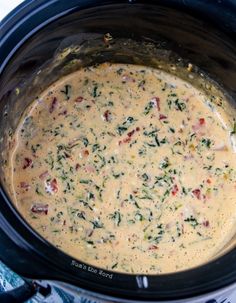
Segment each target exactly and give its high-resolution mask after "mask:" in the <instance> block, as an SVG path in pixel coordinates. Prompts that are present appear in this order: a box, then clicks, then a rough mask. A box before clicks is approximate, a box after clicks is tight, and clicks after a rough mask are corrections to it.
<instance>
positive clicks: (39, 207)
mask: <svg viewBox="0 0 236 303" xmlns="http://www.w3.org/2000/svg"><path fill="white" fill-rule="evenodd" d="M31 211H32V213H35V214H42V215H47V214H48V204H42V203H35V204H33V205H32V207H31Z"/></svg>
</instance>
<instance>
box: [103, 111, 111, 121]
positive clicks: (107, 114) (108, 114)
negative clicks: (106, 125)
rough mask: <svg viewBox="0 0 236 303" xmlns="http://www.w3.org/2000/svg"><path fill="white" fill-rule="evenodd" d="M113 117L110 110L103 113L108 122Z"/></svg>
mask: <svg viewBox="0 0 236 303" xmlns="http://www.w3.org/2000/svg"><path fill="white" fill-rule="evenodd" d="M111 119H112V115H111V112H110V111H109V110H106V111H105V113H104V114H103V120H104V121H106V122H110V121H111Z"/></svg>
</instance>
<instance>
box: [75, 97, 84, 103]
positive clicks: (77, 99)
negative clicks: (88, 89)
mask: <svg viewBox="0 0 236 303" xmlns="http://www.w3.org/2000/svg"><path fill="white" fill-rule="evenodd" d="M83 100H84V98H83V97H81V96H79V97H77V98H76V99H75V102H76V103H81V102H82V101H83Z"/></svg>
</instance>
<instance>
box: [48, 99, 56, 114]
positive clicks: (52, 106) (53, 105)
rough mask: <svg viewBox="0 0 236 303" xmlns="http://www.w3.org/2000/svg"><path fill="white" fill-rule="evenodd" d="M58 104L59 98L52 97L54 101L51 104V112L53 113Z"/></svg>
mask: <svg viewBox="0 0 236 303" xmlns="http://www.w3.org/2000/svg"><path fill="white" fill-rule="evenodd" d="M56 106H57V98H56V97H54V98H53V99H52V103H51V105H50V108H49V113H50V114H51V113H52V112H54V110H55V109H56Z"/></svg>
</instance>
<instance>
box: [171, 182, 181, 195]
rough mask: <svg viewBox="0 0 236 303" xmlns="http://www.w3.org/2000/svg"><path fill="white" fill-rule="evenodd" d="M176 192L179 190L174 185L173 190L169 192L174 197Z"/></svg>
mask: <svg viewBox="0 0 236 303" xmlns="http://www.w3.org/2000/svg"><path fill="white" fill-rule="evenodd" d="M178 191H179V188H178V186H177V184H175V185H174V187H173V189H172V191H171V193H172V195H173V196H175V195H176V194H177V192H178Z"/></svg>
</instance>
